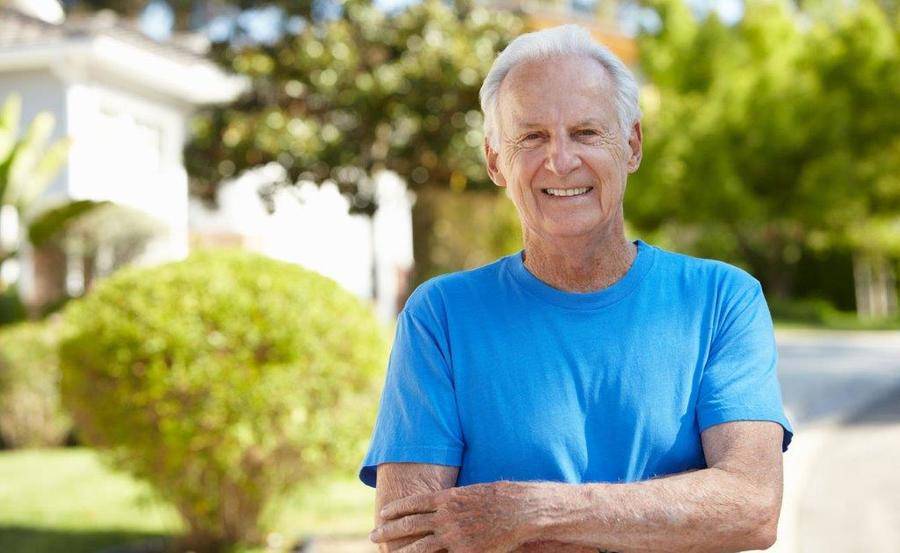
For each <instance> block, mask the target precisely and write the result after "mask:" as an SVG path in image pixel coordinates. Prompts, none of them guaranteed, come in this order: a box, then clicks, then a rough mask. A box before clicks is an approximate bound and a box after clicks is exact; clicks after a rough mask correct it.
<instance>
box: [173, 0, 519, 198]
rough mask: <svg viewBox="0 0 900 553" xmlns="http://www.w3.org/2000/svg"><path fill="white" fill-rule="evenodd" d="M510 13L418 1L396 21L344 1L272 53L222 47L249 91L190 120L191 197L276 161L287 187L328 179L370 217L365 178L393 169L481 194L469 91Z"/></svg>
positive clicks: (474, 100)
mask: <svg viewBox="0 0 900 553" xmlns="http://www.w3.org/2000/svg"><path fill="white" fill-rule="evenodd" d="M521 25H522V24H521V22H520V20H519V19H518V18H517V17H515V16H514V15H511V14H508V13H496V12H489V11H487V10H486V9H484V8H473V7H471V6H468V5H463V6H462V7H461V8H460V9H458V10H454V9H453V8H451V7H449V6H447V5H446V4H445V3H443V2H440V1H439V0H426V1H425V2H422V3H421V4H417V5H414V6H411V7H410V8H408V9H406V10H405V11H403V12H400V13H397V14H386V13H384V12H382V11H380V10H378V9H377V8H376V7H375V6H373V5H372V4H371V3H369V2H365V1H358V2H350V3H347V4H345V10H344V11H343V12H342V14H341V16H340V17H338V18H337V19H334V20H328V21H322V22H319V23H315V24H310V25H308V26H307V27H306V28H304V29H303V31H302V32H301V33H299V34H297V35H288V36H285V37H284V39H283V40H282V41H281V42H279V43H277V44H275V45H273V46H266V45H255V46H249V47H235V46H232V45H221V47H220V50H219V52H218V56H219V57H220V58H221V59H222V60H223V62H224V63H225V64H226V65H227V66H229V67H230V68H232V69H233V70H235V71H237V72H238V73H242V74H245V75H248V76H250V77H252V79H253V81H254V87H253V92H252V93H251V94H250V95H249V96H248V97H246V98H244V99H242V100H241V101H240V102H238V103H237V104H235V105H232V106H228V107H225V108H217V109H213V110H210V111H208V112H206V113H205V114H203V115H201V116H200V117H199V118H198V119H196V120H195V124H194V133H193V136H194V140H193V141H192V142H191V144H190V145H189V146H188V148H187V150H186V154H185V159H186V160H187V166H188V171H189V173H190V174H191V176H192V187H193V191H194V192H195V193H196V194H199V195H201V196H205V197H213V196H214V193H215V189H216V186H217V185H218V183H219V182H220V181H221V180H222V179H223V178H227V177H230V176H232V175H234V174H236V173H239V172H240V171H243V170H244V169H247V168H250V167H254V166H257V165H260V164H262V163H267V162H269V161H277V162H279V163H281V164H282V165H283V166H285V168H286V169H287V171H288V174H289V177H290V179H291V180H292V181H294V180H296V179H298V178H308V179H310V180H313V181H315V182H322V181H323V180H324V179H331V180H334V181H335V182H336V183H337V185H338V186H339V188H341V190H342V191H343V192H345V193H347V194H348V195H350V196H352V197H353V198H354V207H355V209H356V210H357V211H361V212H371V210H372V209H373V207H374V206H373V204H372V191H371V190H370V189H369V179H370V176H371V175H372V174H373V173H374V172H376V171H377V170H379V169H390V170H394V171H396V172H397V173H399V174H400V175H403V176H404V177H406V178H407V179H408V180H409V181H410V182H409V184H410V185H411V186H413V187H420V186H424V185H426V184H427V183H441V185H442V186H447V185H448V184H449V186H450V187H451V188H453V189H457V190H462V189H465V188H486V187H489V186H490V184H489V181H488V179H487V176H486V174H485V173H484V170H483V168H482V166H481V158H480V146H481V140H482V138H481V137H482V134H481V124H482V119H481V114H480V111H479V104H478V88H479V87H480V84H481V81H482V79H483V77H484V75H485V74H486V73H487V70H488V69H489V68H490V65H491V63H492V62H493V58H494V55H495V53H496V52H497V51H498V50H499V49H500V48H502V47H503V46H505V44H506V43H508V41H509V40H511V38H512V37H513V36H515V34H516V33H517V32H518V31H519V30H520V29H521Z"/></svg>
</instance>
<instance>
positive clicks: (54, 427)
mask: <svg viewBox="0 0 900 553" xmlns="http://www.w3.org/2000/svg"><path fill="white" fill-rule="evenodd" d="M58 332H59V324H58V321H56V320H53V319H50V320H47V321H44V322H28V323H18V324H14V325H10V326H5V327H3V328H2V329H0V436H2V437H3V443H4V444H5V445H6V446H7V447H11V448H23V447H50V446H58V445H61V444H62V443H63V442H65V440H66V437H67V436H68V434H69V431H70V430H71V427H72V422H71V419H70V418H69V416H68V415H67V414H66V413H65V412H64V411H63V410H62V407H61V405H60V397H59V378H60V375H59V363H58V361H57V357H56V344H57V336H58Z"/></svg>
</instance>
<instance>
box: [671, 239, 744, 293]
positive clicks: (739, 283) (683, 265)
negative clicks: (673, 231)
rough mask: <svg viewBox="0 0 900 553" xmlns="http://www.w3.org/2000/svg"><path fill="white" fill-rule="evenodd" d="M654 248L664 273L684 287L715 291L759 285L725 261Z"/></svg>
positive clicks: (741, 269)
mask: <svg viewBox="0 0 900 553" xmlns="http://www.w3.org/2000/svg"><path fill="white" fill-rule="evenodd" d="M656 248H657V250H659V252H658V257H659V261H658V262H659V263H660V264H661V265H662V268H663V271H664V273H665V274H667V275H668V276H670V277H672V278H676V279H679V280H682V281H683V283H684V284H687V285H694V286H701V287H703V288H705V289H707V290H710V289H713V290H719V291H727V290H746V289H750V288H755V287H756V286H759V285H760V284H759V281H758V280H757V279H756V277H754V276H753V275H752V274H750V273H749V272H748V271H747V270H745V269H743V268H741V267H738V266H737V265H733V264H731V263H728V262H726V261H722V260H719V259H713V258H706V257H699V256H694V255H689V254H685V253H680V252H676V251H670V250H666V249H663V248H660V247H658V246H657V247H656Z"/></svg>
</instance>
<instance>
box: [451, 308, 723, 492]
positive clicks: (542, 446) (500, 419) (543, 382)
mask: <svg viewBox="0 0 900 553" xmlns="http://www.w3.org/2000/svg"><path fill="white" fill-rule="evenodd" d="M576 322H577V321H576ZM614 322H615V321H614ZM618 322H619V323H620V326H618V328H612V327H611V326H609V325H607V326H598V325H579V324H572V321H567V324H565V325H557V324H554V323H553V321H552V320H544V319H542V318H541V317H535V318H534V320H531V321H528V320H523V319H519V320H518V321H510V324H509V326H508V327H507V328H506V331H507V332H506V333H498V332H491V331H485V332H482V333H477V334H473V335H471V336H468V337H467V339H466V340H464V341H460V342H458V343H457V344H456V345H455V347H454V349H453V368H454V371H453V372H454V386H455V393H456V395H457V404H458V406H459V414H460V424H461V428H462V431H463V435H464V438H465V441H466V447H467V456H468V457H469V458H470V459H471V460H472V461H473V462H477V463H486V462H488V461H489V460H490V462H493V463H494V464H495V469H496V472H497V474H498V475H499V476H500V477H506V478H510V479H519V477H521V476H523V474H526V473H528V472H529V471H530V470H531V469H530V468H526V466H532V467H533V466H545V467H555V468H554V470H558V471H559V473H558V474H555V475H553V476H555V478H556V479H560V480H570V479H571V480H574V481H579V480H580V479H581V478H582V477H583V476H584V475H586V474H624V473H628V472H636V471H640V470H642V469H643V468H646V467H647V466H648V465H650V464H652V461H653V460H654V459H659V458H661V457H665V456H666V455H676V456H677V455H683V454H684V452H682V453H679V452H678V450H679V449H684V443H685V441H686V440H687V442H691V443H692V446H691V447H689V448H688V449H689V450H691V451H690V454H691V455H693V454H695V453H696V452H695V451H694V450H695V448H696V440H697V438H696V436H692V435H691V434H692V432H693V431H694V430H695V429H694V426H695V424H696V422H695V420H694V407H695V403H696V393H697V390H698V388H699V378H700V376H701V374H702V370H701V368H702V363H703V359H704V355H705V354H704V346H703V340H702V339H699V338H698V339H689V338H688V339H686V336H685V335H684V334H683V333H679V332H677V331H674V329H672V328H656V329H648V328H647V327H646V326H644V327H643V328H638V327H635V326H628V325H627V324H625V323H626V321H618ZM532 325H534V326H536V327H537V328H529V326H532ZM650 331H652V332H650ZM526 475H527V474H526Z"/></svg>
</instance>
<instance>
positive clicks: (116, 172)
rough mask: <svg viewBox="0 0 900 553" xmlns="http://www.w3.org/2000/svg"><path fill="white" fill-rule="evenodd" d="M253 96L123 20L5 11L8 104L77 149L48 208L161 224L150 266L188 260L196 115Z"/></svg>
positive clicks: (30, 287)
mask: <svg viewBox="0 0 900 553" xmlns="http://www.w3.org/2000/svg"><path fill="white" fill-rule="evenodd" d="M245 86H246V82H245V81H244V80H243V79H241V78H237V77H235V76H231V75H228V74H226V73H224V72H223V71H221V70H220V69H219V68H218V67H216V65H215V64H213V63H212V62H210V61H209V60H206V59H204V58H203V57H202V56H200V55H198V54H195V53H192V52H190V51H188V50H185V49H182V48H179V47H177V46H174V45H168V44H160V43H157V42H155V41H153V40H151V39H149V38H147V37H145V36H144V35H143V34H141V33H140V32H138V31H137V30H134V29H131V28H129V27H127V26H125V25H123V24H121V23H119V22H117V21H116V20H115V18H111V17H100V18H93V19H90V20H83V21H75V22H73V21H64V22H62V23H59V24H54V23H49V22H46V21H43V20H41V19H37V18H36V17H32V16H29V15H26V14H24V13H22V12H20V11H17V10H14V9H10V8H0V98H5V97H6V96H8V95H9V94H10V93H14V92H15V93H18V94H19V95H20V96H21V98H22V119H23V121H26V122H27V121H30V120H32V119H33V118H34V116H35V115H36V114H38V113H39V112H42V111H47V112H50V113H52V114H53V115H54V116H55V117H56V122H57V126H56V130H55V134H56V136H57V137H62V136H68V137H70V138H71V140H72V147H71V150H70V154H69V160H68V164H67V165H66V166H65V168H64V169H63V171H62V172H61V174H60V175H59V177H58V178H57V179H56V181H55V182H54V183H53V184H52V185H51V186H50V188H49V189H48V191H47V194H46V197H45V198H44V200H45V201H52V200H63V199H70V200H78V199H90V200H111V201H113V202H116V203H117V204H119V205H123V206H128V207H132V208H135V209H137V210H140V211H141V212H144V213H146V214H147V215H149V216H151V217H153V218H154V219H156V220H157V221H159V222H160V223H161V226H162V227H163V228H164V229H165V230H166V231H167V232H165V234H164V236H163V237H161V238H159V239H157V240H155V241H154V242H153V243H151V244H150V245H149V246H148V249H147V250H146V252H145V253H144V255H143V256H142V259H141V261H142V262H154V261H160V260H165V259H175V258H180V257H183V256H185V255H186V254H187V253H188V189H187V174H186V172H185V170H184V165H183V163H182V157H181V156H182V148H183V145H184V142H185V137H186V124H187V121H188V117H189V116H190V114H191V113H192V111H193V110H194V109H196V107H197V106H200V105H204V104H210V103H218V102H228V101H231V100H232V99H234V98H235V97H236V96H237V95H238V94H239V93H240V92H241V91H242V90H243V89H244V88H245ZM31 257H32V256H31V252H30V251H29V250H28V248H27V247H26V248H25V252H24V254H23V257H22V259H21V260H20V267H21V274H20V278H19V286H20V292H21V293H22V295H23V298H24V299H25V300H26V301H27V302H31V301H34V300H35V296H36V295H38V294H39V293H40V290H39V288H40V286H39V285H40V281H41V279H40V278H39V277H40V275H39V274H38V275H36V274H35V270H34V263H33V260H32V259H31ZM70 265H71V264H70ZM70 270H71V267H70ZM76 282H77V279H76ZM75 292H77V290H75Z"/></svg>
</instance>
